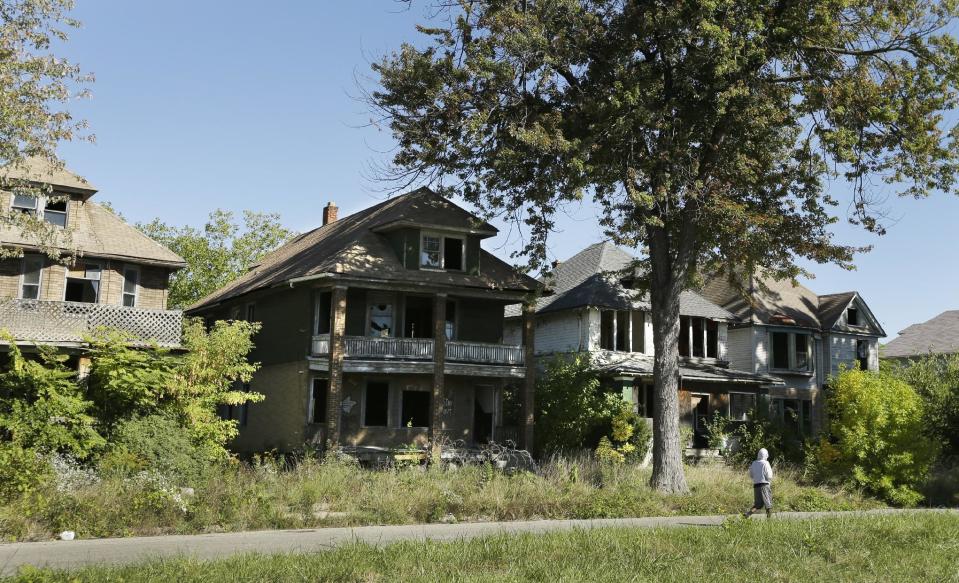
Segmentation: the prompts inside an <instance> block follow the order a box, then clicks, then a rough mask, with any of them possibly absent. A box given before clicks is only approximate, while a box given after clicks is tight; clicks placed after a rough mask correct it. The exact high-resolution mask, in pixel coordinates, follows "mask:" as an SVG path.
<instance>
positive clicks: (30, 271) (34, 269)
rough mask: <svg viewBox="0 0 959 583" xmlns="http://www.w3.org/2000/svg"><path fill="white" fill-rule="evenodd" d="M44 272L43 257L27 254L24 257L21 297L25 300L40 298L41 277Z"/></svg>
mask: <svg viewBox="0 0 959 583" xmlns="http://www.w3.org/2000/svg"><path fill="white" fill-rule="evenodd" d="M42 274H43V257H40V256H38V255H27V256H25V257H24V258H23V278H22V282H21V284H20V297H21V298H23V299H25V300H39V299H40V279H41V277H42Z"/></svg>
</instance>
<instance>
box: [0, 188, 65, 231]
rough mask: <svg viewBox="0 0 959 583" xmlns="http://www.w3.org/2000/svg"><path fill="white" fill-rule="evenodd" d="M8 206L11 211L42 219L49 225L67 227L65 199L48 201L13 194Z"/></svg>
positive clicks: (46, 199) (45, 198)
mask: <svg viewBox="0 0 959 583" xmlns="http://www.w3.org/2000/svg"><path fill="white" fill-rule="evenodd" d="M10 206H11V209H12V210H13V211H16V212H21V213H24V214H28V215H34V216H38V217H42V218H43V220H45V221H46V222H48V223H50V224H51V225H56V226H58V227H66V226H67V201H66V199H65V198H54V199H53V200H50V199H48V198H47V197H45V196H30V195H27V194H15V195H14V196H13V203H12V204H11V205H10Z"/></svg>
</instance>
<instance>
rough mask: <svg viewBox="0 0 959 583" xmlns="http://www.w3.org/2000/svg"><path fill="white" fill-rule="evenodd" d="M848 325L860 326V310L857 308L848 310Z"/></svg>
mask: <svg viewBox="0 0 959 583" xmlns="http://www.w3.org/2000/svg"><path fill="white" fill-rule="evenodd" d="M846 324H848V325H849V326H858V325H859V310H858V309H857V308H849V309H847V310H846Z"/></svg>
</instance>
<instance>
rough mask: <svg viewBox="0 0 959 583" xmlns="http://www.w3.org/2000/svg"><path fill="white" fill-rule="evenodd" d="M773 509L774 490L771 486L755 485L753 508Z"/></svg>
mask: <svg viewBox="0 0 959 583" xmlns="http://www.w3.org/2000/svg"><path fill="white" fill-rule="evenodd" d="M772 507H773V490H772V488H771V487H770V486H769V484H768V483H767V484H753V508H765V509H767V510H769V509H770V508H772Z"/></svg>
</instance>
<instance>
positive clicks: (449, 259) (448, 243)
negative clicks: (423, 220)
mask: <svg viewBox="0 0 959 583" xmlns="http://www.w3.org/2000/svg"><path fill="white" fill-rule="evenodd" d="M465 247H466V240H465V239H463V238H462V237H451V236H449V235H440V234H437V233H423V235H422V237H421V238H420V267H425V268H427V269H446V270H451V271H463V268H464V265H463V263H464V262H463V256H464V255H465V252H464V249H465Z"/></svg>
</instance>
